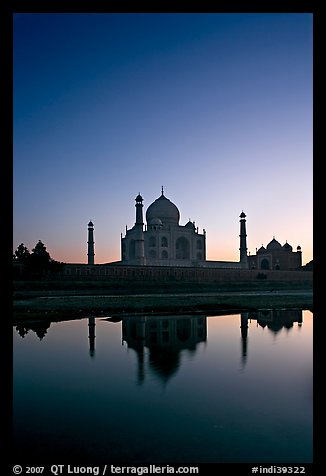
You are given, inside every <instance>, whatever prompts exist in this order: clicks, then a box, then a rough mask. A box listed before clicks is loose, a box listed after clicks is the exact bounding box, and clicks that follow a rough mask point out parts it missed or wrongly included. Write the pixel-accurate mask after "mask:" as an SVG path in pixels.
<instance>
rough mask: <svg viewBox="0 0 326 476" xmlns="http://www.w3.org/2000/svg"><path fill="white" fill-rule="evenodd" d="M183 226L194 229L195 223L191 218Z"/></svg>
mask: <svg viewBox="0 0 326 476" xmlns="http://www.w3.org/2000/svg"><path fill="white" fill-rule="evenodd" d="M185 227H186V228H190V229H191V230H194V229H195V225H194V224H193V222H192V221H191V220H189V221H188V223H186V224H185Z"/></svg>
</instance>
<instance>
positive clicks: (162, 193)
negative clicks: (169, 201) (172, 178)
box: [162, 185, 164, 195]
mask: <svg viewBox="0 0 326 476" xmlns="http://www.w3.org/2000/svg"><path fill="white" fill-rule="evenodd" d="M162 195H164V189H163V185H162Z"/></svg>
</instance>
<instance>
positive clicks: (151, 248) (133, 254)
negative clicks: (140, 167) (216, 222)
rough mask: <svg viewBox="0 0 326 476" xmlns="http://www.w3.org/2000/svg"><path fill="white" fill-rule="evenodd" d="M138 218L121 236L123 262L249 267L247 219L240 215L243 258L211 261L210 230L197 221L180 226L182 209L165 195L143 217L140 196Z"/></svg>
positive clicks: (156, 264)
mask: <svg viewBox="0 0 326 476" xmlns="http://www.w3.org/2000/svg"><path fill="white" fill-rule="evenodd" d="M135 200H136V205H135V207H136V221H135V225H134V226H133V227H132V228H131V229H129V230H128V229H127V228H126V234H125V236H124V237H123V236H122V235H121V263H122V264H124V265H129V264H130V265H145V266H200V267H208V266H209V267H219V268H228V267H229V268H241V267H244V268H247V266H248V265H247V244H246V236H247V235H246V223H245V222H246V220H245V216H246V215H245V214H244V213H243V212H242V213H241V215H240V218H241V220H240V224H241V226H240V261H239V262H228V261H207V260H206V232H205V230H203V233H199V230H198V227H196V226H195V222H193V221H191V220H190V219H189V221H188V222H187V223H186V224H185V225H180V224H179V220H180V212H179V210H178V208H177V207H176V205H175V204H174V203H172V202H171V201H170V200H169V199H168V198H167V197H165V195H164V191H163V187H162V192H161V196H160V197H159V198H157V199H156V200H155V201H154V202H153V203H152V204H151V205H149V207H148V208H147V211H146V223H147V225H145V226H144V220H143V197H142V196H141V195H140V194H138V195H137V197H136V199H135Z"/></svg>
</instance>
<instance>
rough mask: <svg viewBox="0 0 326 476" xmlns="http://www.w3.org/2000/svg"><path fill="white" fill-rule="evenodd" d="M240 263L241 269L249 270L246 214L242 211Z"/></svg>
mask: <svg viewBox="0 0 326 476" xmlns="http://www.w3.org/2000/svg"><path fill="white" fill-rule="evenodd" d="M239 236H240V248H239V250H240V263H241V268H248V257H247V233H246V214H245V213H244V212H243V211H242V213H241V215H240V235H239Z"/></svg>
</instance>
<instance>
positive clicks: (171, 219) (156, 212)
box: [146, 192, 180, 225]
mask: <svg viewBox="0 0 326 476" xmlns="http://www.w3.org/2000/svg"><path fill="white" fill-rule="evenodd" d="M154 218H159V219H160V220H161V221H162V223H163V225H165V224H166V223H167V224H174V225H178V224H179V219H180V213H179V210H178V208H177V207H176V206H175V205H174V203H172V202H171V201H170V200H169V199H168V198H166V197H165V196H164V195H163V192H162V195H161V196H160V197H159V198H157V199H156V200H155V201H154V202H153V203H152V204H151V205H150V206H149V207H148V208H147V211H146V221H147V223H148V224H149V223H150V222H151V220H153V219H154Z"/></svg>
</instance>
